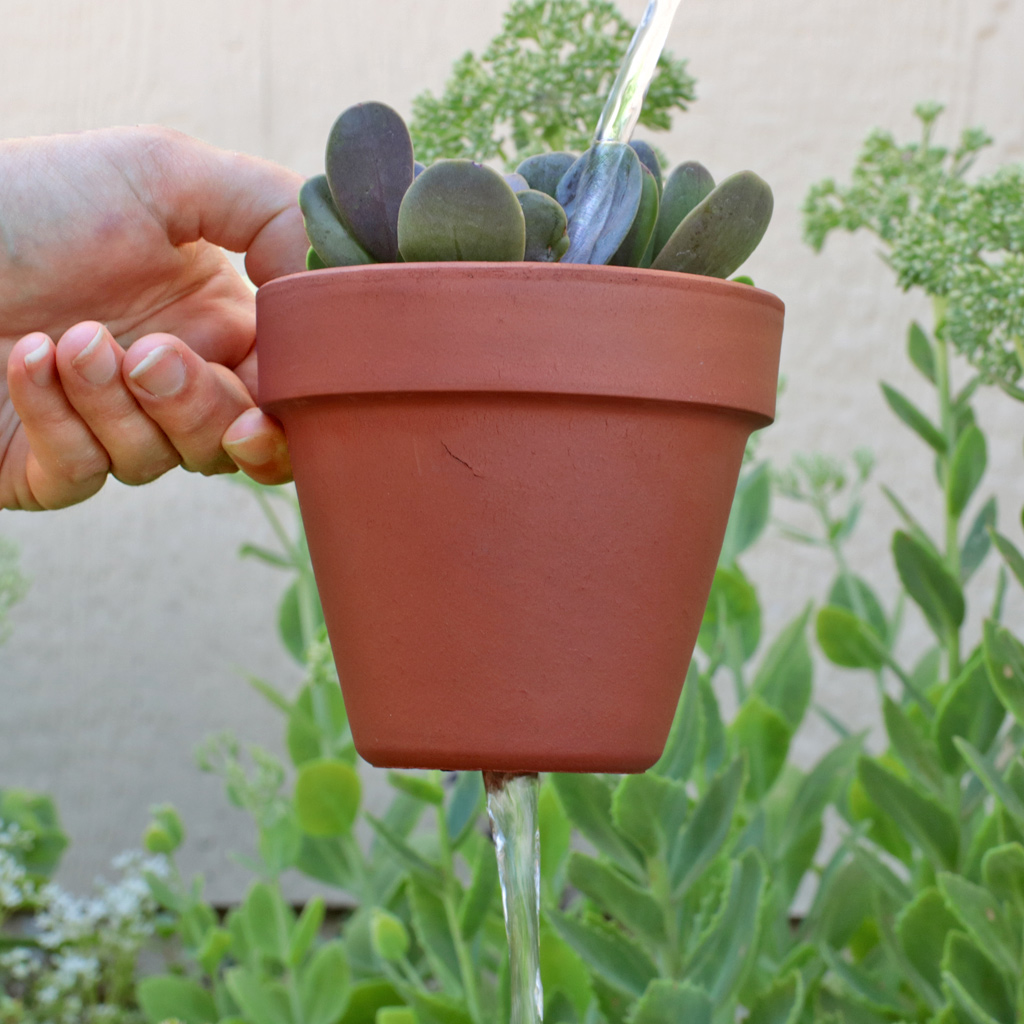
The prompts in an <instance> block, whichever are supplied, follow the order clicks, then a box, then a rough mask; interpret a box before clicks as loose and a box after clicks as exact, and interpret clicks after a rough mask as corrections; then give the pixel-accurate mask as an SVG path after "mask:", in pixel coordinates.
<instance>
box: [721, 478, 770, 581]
mask: <svg viewBox="0 0 1024 1024" xmlns="http://www.w3.org/2000/svg"><path fill="white" fill-rule="evenodd" d="M771 498H772V481H771V466H770V464H769V463H767V462H761V463H759V464H758V465H757V466H755V467H754V468H753V469H751V470H750V471H749V472H746V473H744V474H743V475H742V476H741V477H740V479H739V483H737V485H736V496H735V497H734V498H733V502H732V509H731V510H730V512H729V523H728V525H727V526H726V528H725V540H724V541H723V543H722V554H721V556H720V557H719V560H718V564H719V565H722V566H729V565H732V564H733V563H734V562H735V561H736V559H737V558H739V556H740V555H741V554H743V552H744V551H746V550H747V549H748V548H750V547H751V545H752V544H753V543H754V542H755V541H756V540H757V538H758V537H760V536H761V534H762V533H764V530H765V527H766V526H767V525H768V520H769V518H770V515H771Z"/></svg>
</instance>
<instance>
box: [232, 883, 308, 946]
mask: <svg viewBox="0 0 1024 1024" xmlns="http://www.w3.org/2000/svg"><path fill="white" fill-rule="evenodd" d="M242 916H243V918H244V921H245V930H246V934H247V936H248V939H249V942H250V944H251V945H252V947H253V948H254V949H257V950H259V951H260V953H262V954H263V955H264V956H268V957H272V958H273V959H275V960H278V961H279V962H280V963H286V962H287V960H288V952H289V949H290V946H291V932H292V928H293V927H294V924H295V915H294V913H293V912H292V909H291V907H289V906H287V905H286V904H285V902H284V900H283V899H282V898H281V894H280V892H278V890H277V889H276V888H275V887H273V886H271V885H268V884H267V883H266V882H257V883H256V884H255V885H253V887H252V888H251V889H250V890H249V893H248V895H247V896H246V897H245V902H244V903H243V904H242Z"/></svg>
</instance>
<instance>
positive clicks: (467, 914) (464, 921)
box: [459, 842, 498, 941]
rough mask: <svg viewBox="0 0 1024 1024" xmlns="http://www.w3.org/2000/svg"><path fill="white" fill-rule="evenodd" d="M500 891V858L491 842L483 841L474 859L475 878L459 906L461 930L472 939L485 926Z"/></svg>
mask: <svg viewBox="0 0 1024 1024" xmlns="http://www.w3.org/2000/svg"><path fill="white" fill-rule="evenodd" d="M497 891H498V859H497V858H496V857H495V856H494V848H493V847H492V846H491V844H490V843H486V842H484V843H481V844H480V849H479V850H478V851H477V855H476V857H475V858H474V859H473V878H472V881H471V882H470V883H469V887H468V888H467V889H466V892H465V894H464V895H463V897H462V903H461V904H460V906H459V931H460V932H461V934H462V937H463V938H464V939H466V940H467V941H472V940H473V938H474V937H475V936H476V934H477V933H478V932H479V931H480V929H481V928H482V927H483V924H484V921H486V920H487V915H488V913H489V912H490V909H491V907H492V906H493V905H494V902H495V899H494V897H495V893H496V892H497Z"/></svg>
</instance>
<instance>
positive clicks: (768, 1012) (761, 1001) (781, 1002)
mask: <svg viewBox="0 0 1024 1024" xmlns="http://www.w3.org/2000/svg"><path fill="white" fill-rule="evenodd" d="M803 1005H804V980H803V977H802V976H801V975H800V972H799V971H790V972H789V974H787V975H785V977H782V978H779V979H778V980H777V981H775V982H774V983H773V984H772V985H771V986H770V987H769V988H767V989H765V991H763V992H759V993H758V995H757V998H756V999H755V1000H754V1001H753V1003H752V1004H751V1007H750V1014H749V1015H748V1016H747V1018H746V1024H796V1022H797V1021H798V1020H799V1019H800V1011H801V1010H802V1009H803Z"/></svg>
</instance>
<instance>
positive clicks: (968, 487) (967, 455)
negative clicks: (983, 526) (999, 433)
mask: <svg viewBox="0 0 1024 1024" xmlns="http://www.w3.org/2000/svg"><path fill="white" fill-rule="evenodd" d="M987 453H988V448H987V445H986V444H985V435H984V434H983V433H982V432H981V431H980V430H979V429H978V428H977V427H976V426H974V425H973V424H972V425H971V426H969V427H967V429H966V430H964V431H963V432H962V433H961V434H960V436H959V437H958V438H957V442H956V448H954V449H953V457H952V459H951V460H950V463H949V489H948V493H947V499H948V508H949V512H950V514H951V515H953V516H955V517H956V518H957V519H959V518H960V516H961V515H963V511H964V509H965V508H966V507H967V503H968V502H969V501H970V500H971V495H973V494H974V492H975V490H976V488H977V486H978V484H979V483H980V482H981V478H982V476H983V475H984V473H985V466H986V463H987V461H988V454H987Z"/></svg>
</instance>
